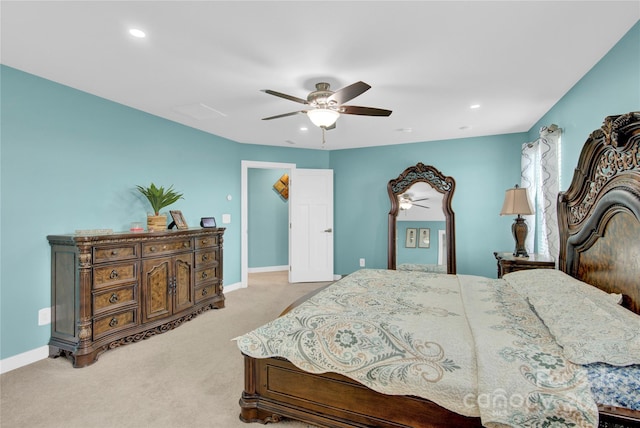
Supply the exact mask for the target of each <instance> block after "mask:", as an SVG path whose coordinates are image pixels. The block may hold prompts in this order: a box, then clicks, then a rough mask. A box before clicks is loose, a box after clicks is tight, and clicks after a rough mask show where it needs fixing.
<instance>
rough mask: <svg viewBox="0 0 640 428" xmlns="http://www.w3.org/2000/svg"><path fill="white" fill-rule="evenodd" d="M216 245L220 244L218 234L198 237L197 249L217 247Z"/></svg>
mask: <svg viewBox="0 0 640 428" xmlns="http://www.w3.org/2000/svg"><path fill="white" fill-rule="evenodd" d="M216 245H218V236H217V235H214V236H202V237H200V238H196V250H199V249H200V248H208V247H215V246H216Z"/></svg>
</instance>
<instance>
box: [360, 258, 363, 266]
mask: <svg viewBox="0 0 640 428" xmlns="http://www.w3.org/2000/svg"><path fill="white" fill-rule="evenodd" d="M360 267H364V259H360Z"/></svg>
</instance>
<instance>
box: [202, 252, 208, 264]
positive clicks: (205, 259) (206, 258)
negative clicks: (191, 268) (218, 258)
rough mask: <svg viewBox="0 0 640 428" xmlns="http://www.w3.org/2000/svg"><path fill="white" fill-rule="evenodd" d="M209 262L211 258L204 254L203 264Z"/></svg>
mask: <svg viewBox="0 0 640 428" xmlns="http://www.w3.org/2000/svg"><path fill="white" fill-rule="evenodd" d="M207 260H209V256H208V255H206V254H203V255H202V261H203V262H206V261H207Z"/></svg>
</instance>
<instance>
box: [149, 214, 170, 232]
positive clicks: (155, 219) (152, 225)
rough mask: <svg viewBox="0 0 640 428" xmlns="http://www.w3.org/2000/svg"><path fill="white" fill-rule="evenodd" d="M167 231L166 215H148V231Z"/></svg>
mask: <svg viewBox="0 0 640 428" xmlns="http://www.w3.org/2000/svg"><path fill="white" fill-rule="evenodd" d="M166 229H167V216H166V215H148V216H147V230H148V231H149V232H159V231H161V230H166Z"/></svg>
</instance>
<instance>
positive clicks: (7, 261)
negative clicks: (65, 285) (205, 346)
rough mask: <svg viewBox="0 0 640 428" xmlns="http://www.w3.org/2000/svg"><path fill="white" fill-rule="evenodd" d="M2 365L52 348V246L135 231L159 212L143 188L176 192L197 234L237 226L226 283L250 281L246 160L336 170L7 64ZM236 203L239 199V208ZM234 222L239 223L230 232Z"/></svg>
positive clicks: (320, 159) (320, 157) (306, 153)
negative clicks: (55, 238)
mask: <svg viewBox="0 0 640 428" xmlns="http://www.w3.org/2000/svg"><path fill="white" fill-rule="evenodd" d="M0 73H1V75H0V81H1V82H2V88H1V89H2V92H1V99H0V101H1V108H2V109H1V111H2V117H1V123H0V125H1V129H2V135H1V136H2V140H1V150H0V153H1V158H0V162H1V164H0V166H1V168H0V170H1V172H0V186H1V197H2V199H1V202H2V205H1V210H0V216H1V217H0V238H1V239H0V255H1V259H0V297H1V301H0V337H1V339H0V340H1V343H0V348H1V349H0V358H7V357H10V356H13V355H16V354H19V353H22V352H26V351H29V350H32V349H35V348H38V347H41V346H44V345H46V344H47V342H48V339H49V333H50V326H49V325H46V326H38V323H37V321H38V310H39V309H42V308H45V307H48V306H50V305H51V297H50V291H49V290H50V252H49V244H48V242H47V240H46V236H47V235H49V234H63V233H73V232H74V231H75V230H76V229H107V228H110V229H113V230H114V231H121V230H127V229H128V228H129V225H130V223H131V222H132V221H142V222H145V221H146V218H145V217H146V213H147V211H149V209H150V207H149V206H148V202H147V201H146V200H144V199H143V197H142V196H141V195H139V194H138V192H137V190H136V189H135V185H136V184H149V183H151V182H154V183H156V184H158V185H165V186H168V185H174V187H175V188H176V189H177V190H179V191H181V192H183V193H184V199H181V200H180V201H178V202H177V203H175V204H174V205H172V206H171V207H169V208H170V209H177V210H181V211H182V213H183V214H184V217H185V220H186V221H187V223H188V224H189V225H192V226H197V225H198V223H199V221H200V217H202V216H214V217H215V218H216V220H217V221H218V224H219V225H220V226H223V227H226V228H227V230H226V232H225V248H224V283H225V284H227V285H230V284H234V283H238V282H240V200H241V198H240V172H241V161H242V160H253V161H273V162H286V163H294V164H297V165H298V166H299V167H303V168H328V166H329V153H328V152H326V151H322V150H301V149H292V148H277V147H264V146H257V145H245V144H239V143H237V142H233V141H229V140H226V139H224V138H221V137H218V136H215V135H211V134H207V133H204V132H201V131H197V130H195V129H192V128H188V127H185V126H182V125H179V124H176V123H174V122H170V121H167V120H164V119H161V118H158V117H156V116H152V115H149V114H146V113H143V112H141V111H138V110H134V109H131V108H128V107H125V106H122V105H120V104H116V103H113V102H110V101H107V100H105V99H102V98H98V97H95V96H92V95H89V94H87V93H84V92H81V91H77V90H74V89H72V88H69V87H66V86H63V85H59V84H56V83H53V82H51V81H48V80H45V79H41V78H39V77H36V76H33V75H30V74H27V73H23V72H21V71H18V70H15V69H13V68H10V67H6V66H1V68H0ZM227 195H231V196H232V199H231V201H229V200H227ZM222 214H230V215H231V223H230V224H226V225H225V224H221V223H222V222H221V220H222Z"/></svg>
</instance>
